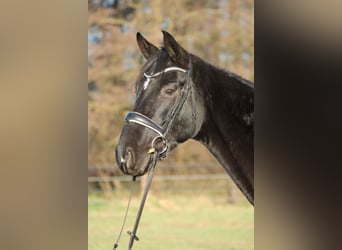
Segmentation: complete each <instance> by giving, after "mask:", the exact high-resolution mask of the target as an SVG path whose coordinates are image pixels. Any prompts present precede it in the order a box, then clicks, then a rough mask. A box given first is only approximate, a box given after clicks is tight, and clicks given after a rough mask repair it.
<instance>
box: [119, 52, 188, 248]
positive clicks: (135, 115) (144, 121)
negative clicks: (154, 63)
mask: <svg viewBox="0 0 342 250" xmlns="http://www.w3.org/2000/svg"><path fill="white" fill-rule="evenodd" d="M170 71H180V72H183V73H187V75H188V76H187V80H186V83H185V85H184V87H183V88H182V91H181V94H180V97H179V100H178V102H177V103H176V104H175V105H174V106H173V108H172V109H171V111H170V112H169V114H168V115H167V116H166V119H165V121H164V122H163V124H164V126H163V127H162V126H160V125H159V124H157V123H156V122H155V121H153V120H152V119H151V118H148V117H147V116H145V115H143V114H141V113H139V112H136V111H131V112H129V113H128V114H127V115H126V117H125V120H126V122H128V123H129V122H132V123H136V124H139V125H141V126H143V127H145V128H148V129H150V130H152V131H153V132H154V133H156V134H157V136H156V137H154V138H153V139H152V142H151V148H150V149H149V150H148V152H147V153H148V154H151V155H152V156H151V159H152V161H151V165H152V166H151V170H150V172H149V174H148V179H147V182H146V187H145V189H144V192H143V196H142V199H141V203H140V207H139V210H138V213H137V217H136V219H135V223H134V227H133V230H132V231H128V232H127V233H128V234H129V235H130V240H129V245H128V249H129V250H131V249H132V248H133V244H134V241H136V240H139V238H138V236H137V235H136V233H137V230H138V226H139V222H140V218H141V215H142V211H143V209H144V205H145V201H146V197H147V194H148V191H149V189H150V185H151V182H152V178H153V174H154V170H155V168H156V165H157V161H158V159H161V158H165V157H166V151H167V149H168V147H169V143H168V140H167V135H168V134H169V132H170V130H171V128H172V127H173V125H174V122H175V119H176V117H177V116H178V114H179V112H180V111H181V110H182V108H183V105H184V103H185V101H186V99H187V98H188V96H189V92H190V90H191V77H192V61H191V58H190V62H189V70H186V69H183V68H179V67H168V68H166V69H164V70H163V71H160V72H158V73H155V74H152V75H148V74H146V73H144V76H145V77H146V81H145V83H146V85H145V86H147V85H148V83H149V81H150V80H151V78H154V77H157V76H159V75H161V74H162V73H165V72H170ZM145 86H144V88H145ZM193 119H194V115H193ZM158 139H161V141H162V143H163V148H162V149H161V150H158V149H156V148H155V143H156V141H157V140H158ZM135 180H136V176H133V179H132V186H131V193H130V197H129V200H128V204H127V208H126V213H125V216H124V220H123V223H122V226H121V230H120V233H119V235H118V238H117V240H116V242H115V244H114V246H113V249H116V248H117V247H118V246H119V244H118V243H119V240H120V238H121V234H122V230H123V227H124V225H125V222H126V218H127V213H128V209H129V206H130V202H131V199H132V196H133V192H134V183H135Z"/></svg>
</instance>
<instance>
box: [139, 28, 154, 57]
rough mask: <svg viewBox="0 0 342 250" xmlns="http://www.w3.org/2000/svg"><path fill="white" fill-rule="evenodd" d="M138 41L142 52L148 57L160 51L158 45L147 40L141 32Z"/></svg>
mask: <svg viewBox="0 0 342 250" xmlns="http://www.w3.org/2000/svg"><path fill="white" fill-rule="evenodd" d="M137 43H138V46H139V48H140V51H141V53H142V54H143V56H144V57H145V58H146V59H147V58H149V57H150V56H152V55H154V54H155V53H157V52H158V51H159V49H158V48H157V47H156V46H154V45H153V44H152V43H150V42H149V41H147V40H146V39H145V38H144V37H143V36H142V35H141V34H140V33H139V32H138V33H137Z"/></svg>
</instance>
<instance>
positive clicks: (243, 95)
mask: <svg viewBox="0 0 342 250" xmlns="http://www.w3.org/2000/svg"><path fill="white" fill-rule="evenodd" d="M194 61H195V64H194V82H195V83H196V86H197V88H198V90H199V95H200V96H202V99H203V100H204V106H205V107H204V110H205V122H204V123H203V125H202V128H201V130H200V132H199V133H198V134H197V136H196V137H195V139H196V140H198V141H200V142H202V143H203V144H204V145H205V146H206V147H207V148H208V149H209V151H210V152H211V153H212V154H213V155H214V156H215V158H216V159H217V160H218V161H219V162H220V164H221V165H222V166H223V167H224V169H225V170H226V171H227V172H228V174H229V175H230V176H231V178H232V179H233V181H234V182H235V183H236V184H237V186H238V187H239V188H240V190H241V191H242V192H243V193H244V195H245V196H246V198H247V199H248V200H249V201H250V202H251V203H252V204H253V203H254V181H253V178H254V166H253V161H254V157H253V150H254V149H253V136H254V132H253V124H254V122H253V103H254V89H253V87H252V85H251V84H250V83H249V82H248V81H246V80H244V79H242V78H240V77H239V76H237V75H234V74H232V73H229V72H226V71H223V70H221V69H218V68H216V67H214V66H212V65H208V64H207V63H205V62H203V61H202V60H200V59H198V58H196V59H195V60H194Z"/></svg>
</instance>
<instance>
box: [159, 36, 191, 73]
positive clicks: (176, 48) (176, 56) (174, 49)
mask: <svg viewBox="0 0 342 250" xmlns="http://www.w3.org/2000/svg"><path fill="white" fill-rule="evenodd" d="M162 32H163V35H164V46H165V49H166V51H167V53H168V55H169V56H170V57H171V59H172V61H173V62H174V63H176V64H179V65H180V66H182V67H186V68H188V67H189V53H188V52H187V51H186V50H185V49H183V48H182V46H180V45H179V44H178V43H177V42H176V40H175V39H174V38H173V36H172V35H171V34H170V33H168V32H166V31H164V30H162Z"/></svg>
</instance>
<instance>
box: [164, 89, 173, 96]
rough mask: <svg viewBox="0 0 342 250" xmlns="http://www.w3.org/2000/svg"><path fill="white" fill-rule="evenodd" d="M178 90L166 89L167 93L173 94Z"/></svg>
mask: <svg viewBox="0 0 342 250" xmlns="http://www.w3.org/2000/svg"><path fill="white" fill-rule="evenodd" d="M175 91H176V90H175V89H166V90H165V94H167V95H172V94H173V93H174V92H175Z"/></svg>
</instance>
